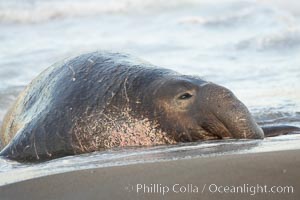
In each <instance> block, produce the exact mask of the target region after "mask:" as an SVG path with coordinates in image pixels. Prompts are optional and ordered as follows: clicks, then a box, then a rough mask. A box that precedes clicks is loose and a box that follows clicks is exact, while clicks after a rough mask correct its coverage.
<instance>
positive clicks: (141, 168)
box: [0, 150, 300, 200]
mask: <svg viewBox="0 0 300 200" xmlns="http://www.w3.org/2000/svg"><path fill="white" fill-rule="evenodd" d="M299 153H300V150H290V151H280V152H267V153H257V154H239V155H224V156H216V157H203V158H194V159H183V160H177V161H167V162H157V163H146V164H135V165H128V166H117V167H107V168H98V169H89V170H82V171H75V172H68V173H63V174H57V175H51V176H46V177H41V178H36V179H32V180H27V181H23V182H18V183H14V184H10V185H6V186H2V187H1V188H0V194H1V199H2V200H6V199H24V198H26V199H32V200H35V199H52V200H53V199H65V200H67V199H74V200H75V199H272V200H274V199H297V198H299V196H300V193H299V188H300V181H299V180H300V174H299V171H298V170H299V168H300V157H299ZM274 186H275V187H274ZM238 187H239V188H238ZM288 187H289V188H288ZM234 189H235V190H234ZM238 189H239V190H238Z"/></svg>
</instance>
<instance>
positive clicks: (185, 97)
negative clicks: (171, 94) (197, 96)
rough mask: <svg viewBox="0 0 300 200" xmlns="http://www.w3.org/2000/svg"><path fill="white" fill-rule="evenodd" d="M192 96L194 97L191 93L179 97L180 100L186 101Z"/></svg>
mask: <svg viewBox="0 0 300 200" xmlns="http://www.w3.org/2000/svg"><path fill="white" fill-rule="evenodd" d="M192 96H193V95H191V94H190V93H184V94H182V95H180V96H179V97H178V99H180V100H186V99H189V98H191V97H192Z"/></svg>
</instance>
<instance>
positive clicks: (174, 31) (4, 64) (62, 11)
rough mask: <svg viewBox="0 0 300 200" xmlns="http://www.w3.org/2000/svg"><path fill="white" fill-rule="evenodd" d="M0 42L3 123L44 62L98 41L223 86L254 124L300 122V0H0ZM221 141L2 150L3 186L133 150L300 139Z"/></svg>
mask: <svg viewBox="0 0 300 200" xmlns="http://www.w3.org/2000/svg"><path fill="white" fill-rule="evenodd" d="M0 44H1V45H0V124H1V122H2V119H3V116H4V115H5V113H6V111H7V109H8V108H9V106H10V105H11V104H12V103H13V101H14V100H15V98H16V96H17V95H18V94H19V92H20V91H21V90H22V89H23V88H24V87H25V86H26V85H27V84H28V83H29V82H30V81H31V80H32V79H33V78H34V77H36V76H37V75H38V74H39V73H40V72H42V71H43V70H44V69H45V68H47V67H48V66H50V65H51V64H53V63H55V62H57V61H59V60H62V59H64V58H66V57H71V56H75V55H78V54H80V53H83V52H88V51H95V50H99V49H101V50H112V51H121V52H127V53H131V54H133V55H136V56H138V57H140V58H142V59H145V60H147V61H149V62H151V63H153V64H155V65H158V66H161V67H166V68H171V69H174V70H176V71H178V72H181V73H184V74H192V75H199V76H201V77H203V78H204V79H207V80H209V81H212V82H215V83H218V84H220V85H223V86H226V87H227V88H229V89H231V90H232V91H233V92H234V93H235V94H236V96H237V97H238V98H239V99H241V100H242V101H243V102H244V103H245V104H246V106H247V107H248V108H249V109H250V111H251V112H252V114H253V115H254V117H255V118H256V120H257V121H258V122H259V124H262V125H265V124H268V125H273V124H288V125H295V126H300V3H299V2H298V1H297V0H294V1H293V0H288V1H279V0H256V1H254V0H218V1H210V0H173V1H163V0H143V1H139V0H110V1H105V0H85V1H83V0H10V1H6V0H0ZM222 142H223V143H222ZM222 142H212V143H211V142H209V143H205V142H204V143H201V142H200V143H192V144H185V145H178V146H176V145H175V146H171V147H153V148H147V149H145V150H144V149H138V150H136V149H129V150H112V151H108V152H101V153H93V154H87V155H81V156H73V157H67V158H62V159H58V160H54V161H49V162H46V163H42V164H38V165H28V164H19V163H15V162H13V161H6V160H1V159H0V177H1V178H0V185H3V184H6V183H11V182H14V181H18V180H24V179H28V178H32V177H36V176H42V175H47V174H51V173H59V172H62V171H70V170H76V169H82V168H84V167H89V168H92V167H96V166H98V167H99V166H112V165H119V164H126V163H127V161H128V157H130V156H133V159H129V161H128V162H132V163H134V162H146V160H145V158H147V159H149V160H152V161H156V160H160V159H161V157H159V155H163V159H162V160H172V159H182V158H187V157H193V156H199V155H200V156H201V155H207V154H208V155H210V154H214V153H218V154H222V153H224V152H232V151H234V152H236V151H239V152H244V149H243V148H242V147H243V146H245V148H246V149H247V152H261V151H266V149H267V151H270V150H280V149H278V148H279V147H278V146H281V150H286V149H290V148H291V147H292V148H294V149H295V148H300V137H299V136H297V135H292V136H282V137H278V138H269V139H267V140H265V141H259V142H258V141H246V142H245V141H242V142H241V141H222ZM246 143H247V144H250V145H244V144H246ZM251 144H255V145H254V146H253V145H251ZM278 144H280V145H278ZM211 147H214V148H215V147H218V148H215V149H217V150H212V149H214V148H211ZM219 147H220V148H219ZM231 147H232V148H231ZM235 147H238V148H235ZM228 148H229V150H228ZM178 149H179V150H178ZM169 152H173V153H169ZM182 152H184V153H182ZM205 152H206V153H205ZM207 152H208V153H207ZM142 155H143V156H142ZM146 155H151V156H146ZM153 155H158V157H156V156H153ZM142 158H143V159H142ZM79 161H80V163H83V164H78V163H79ZM127 164H128V163H127ZM63 166H65V167H63ZM62 168H63V170H62V171H60V170H59V169H62ZM12 174H14V176H12ZM15 174H19V175H17V176H16V175H15ZM9 175H10V176H9ZM4 177H14V178H8V179H4Z"/></svg>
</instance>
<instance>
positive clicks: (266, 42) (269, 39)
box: [236, 29, 300, 51]
mask: <svg viewBox="0 0 300 200" xmlns="http://www.w3.org/2000/svg"><path fill="white" fill-rule="evenodd" d="M299 46H300V30H299V29H289V30H286V31H282V32H279V33H274V34H270V35H265V36H257V37H254V38H250V39H246V40H243V41H241V42H239V43H238V44H237V45H236V48H237V49H238V50H246V49H253V50H258V51H265V50H280V49H284V50H287V49H291V48H296V47H299Z"/></svg>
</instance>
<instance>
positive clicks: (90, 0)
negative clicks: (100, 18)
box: [0, 0, 197, 23]
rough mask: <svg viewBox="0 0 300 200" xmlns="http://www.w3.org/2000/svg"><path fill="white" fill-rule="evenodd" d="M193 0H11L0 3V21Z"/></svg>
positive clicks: (31, 20)
mask: <svg viewBox="0 0 300 200" xmlns="http://www.w3.org/2000/svg"><path fill="white" fill-rule="evenodd" d="M195 2H197V1H196V0H187V1H180V0H176V1H171V2H169V1H163V0H143V1H138V0H122V1H118V0H109V1H105V0H85V1H81V0H64V1H61V0H52V1H50V0H28V1H22V0H11V1H0V22H5V23H38V22H44V21H49V20H53V19H61V18H68V17H88V16H94V15H101V14H108V13H120V14H122V13H126V14H128V13H131V12H133V13H137V12H141V11H143V12H147V10H149V9H150V10H155V9H166V8H174V7H180V5H187V4H193V3H195Z"/></svg>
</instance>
